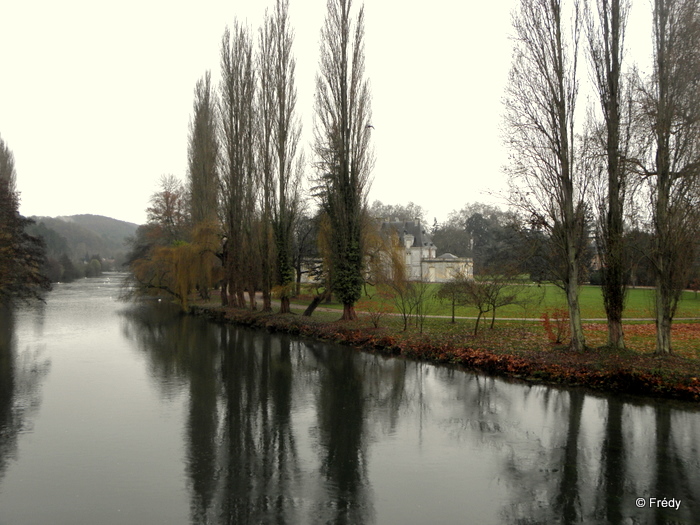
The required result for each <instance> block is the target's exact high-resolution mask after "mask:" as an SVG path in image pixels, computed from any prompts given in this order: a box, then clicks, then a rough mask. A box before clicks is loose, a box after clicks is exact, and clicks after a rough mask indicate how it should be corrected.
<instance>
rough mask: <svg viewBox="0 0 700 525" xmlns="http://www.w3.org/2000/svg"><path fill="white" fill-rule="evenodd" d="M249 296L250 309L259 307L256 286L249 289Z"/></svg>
mask: <svg viewBox="0 0 700 525" xmlns="http://www.w3.org/2000/svg"><path fill="white" fill-rule="evenodd" d="M248 298H249V299H250V309H251V310H253V311H255V310H257V309H258V301H257V300H256V299H255V288H251V289H250V290H248Z"/></svg>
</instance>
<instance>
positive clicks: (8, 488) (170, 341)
mask: <svg viewBox="0 0 700 525" xmlns="http://www.w3.org/2000/svg"><path fill="white" fill-rule="evenodd" d="M118 288H119V278H118V276H115V275H112V276H109V277H102V278H98V279H86V280H82V281H79V282H77V283H73V284H63V285H58V286H57V287H56V289H55V291H54V292H52V293H51V294H50V295H49V297H48V301H47V304H46V305H42V306H36V307H32V308H24V309H18V310H15V311H14V312H3V313H2V314H0V525H15V524H17V525H26V524H63V523H65V524H98V523H99V524H146V523H147V524H159V523H163V524H186V523H197V524H199V523H211V524H220V523H230V524H242V523H290V524H292V523H300V524H305V523H310V524H311V523H348V524H367V523H378V524H394V523H396V524H426V523H445V524H452V523H467V524H471V523H475V524H476V523H478V524H489V523H494V524H497V523H514V524H515V523H517V524H530V523H630V524H632V523H649V524H651V523H698V520H700V518H698V516H700V501H699V500H698V498H699V497H700V453H699V452H698V446H699V445H700V419H699V417H698V412H697V411H696V410H695V406H693V405H677V404H670V403H652V402H649V401H646V400H639V399H621V398H620V397H619V396H617V397H616V396H610V397H603V396H592V395H590V394H587V393H585V392H584V391H581V390H561V389H551V388H546V387H542V386H529V385H522V384H517V383H509V382H505V381H500V380H496V379H492V378H488V377H483V376H478V375H473V374H469V373H464V372H462V371H459V370H455V369H450V368H441V367H435V366H432V365H427V364H420V363H413V362H409V361H404V360H399V359H384V358H381V357H378V356H374V355H369V354H363V353H360V352H358V351H356V350H352V349H347V348H342V347H338V346H334V345H328V344H321V343H317V342H309V341H303V340H300V339H295V338H290V337H284V336H277V335H270V334H267V333H264V332H254V331H250V330H243V329H239V328H235V327H229V326H218V325H214V324H211V323H208V322H205V321H203V320H201V319H195V318H191V317H183V316H179V315H177V313H176V312H173V310H172V309H170V308H169V307H167V306H166V305H163V304H158V303H152V304H147V305H140V306H128V305H125V304H123V303H118V302H116V297H117V295H118ZM638 498H643V502H644V504H645V506H644V508H638V506H637V500H638ZM650 498H658V499H659V500H662V501H663V499H664V498H667V500H670V499H671V498H673V499H674V500H680V501H681V503H680V507H679V509H678V510H669V508H664V507H656V506H653V507H651V508H650V505H653V504H654V503H653V501H652V500H650Z"/></svg>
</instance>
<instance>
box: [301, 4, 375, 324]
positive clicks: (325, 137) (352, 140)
mask: <svg viewBox="0 0 700 525" xmlns="http://www.w3.org/2000/svg"><path fill="white" fill-rule="evenodd" d="M319 69H320V71H319V73H318V74H317V76H316V95H315V122H314V124H315V126H314V135H315V137H314V138H315V140H314V153H315V155H316V163H315V167H316V170H317V173H318V177H317V184H318V186H317V190H318V196H319V198H320V201H321V205H322V207H323V209H324V210H325V212H326V213H327V215H328V219H329V224H330V229H331V242H332V259H331V264H332V275H333V291H334V292H335V293H336V294H337V295H338V298H339V299H340V301H341V302H342V303H343V317H342V319H343V320H353V319H356V318H357V314H356V313H355V303H356V302H357V301H358V300H359V299H360V297H361V295H362V284H363V280H364V279H363V271H364V268H363V266H364V246H363V236H362V225H363V215H364V210H365V209H366V207H367V191H368V189H369V177H370V172H371V170H372V167H373V164H374V155H373V152H372V149H371V147H370V130H371V129H372V126H371V124H370V119H371V108H370V102H371V97H370V91H369V85H368V83H367V81H366V79H365V78H364V69H365V54H364V8H360V10H359V12H358V14H357V16H356V17H353V16H352V1H351V0H328V3H327V14H326V20H325V24H324V26H323V29H322V30H321V59H320V64H319Z"/></svg>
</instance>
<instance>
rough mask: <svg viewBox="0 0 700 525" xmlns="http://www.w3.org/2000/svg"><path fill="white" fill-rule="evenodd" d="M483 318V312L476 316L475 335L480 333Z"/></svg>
mask: <svg viewBox="0 0 700 525" xmlns="http://www.w3.org/2000/svg"><path fill="white" fill-rule="evenodd" d="M480 320H481V312H479V315H477V316H476V324H475V325H474V337H476V334H478V333H479V321H480Z"/></svg>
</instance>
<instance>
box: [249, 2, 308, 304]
mask: <svg viewBox="0 0 700 525" xmlns="http://www.w3.org/2000/svg"><path fill="white" fill-rule="evenodd" d="M293 42H294V34H293V31H292V28H291V26H290V25H289V2H288V0H277V3H276V5H275V10H274V12H273V13H272V14H266V16H265V22H264V24H263V26H262V28H261V29H260V53H259V86H260V89H259V90H258V122H259V124H258V125H259V129H260V141H259V145H260V157H259V169H260V171H261V172H262V173H261V177H260V178H261V189H262V191H261V196H262V210H261V211H262V215H263V221H262V222H263V225H264V231H263V243H262V245H263V249H262V254H263V269H262V273H263V283H264V282H265V276H267V275H269V276H270V277H272V274H274V282H275V284H276V285H277V286H278V288H279V291H280V292H279V295H280V313H289V311H290V309H289V298H290V292H291V288H292V284H293V282H294V267H293V236H294V224H295V222H296V220H297V216H298V214H299V199H300V194H299V188H300V180H301V173H302V166H303V155H301V153H300V152H299V151H298V146H299V138H300V135H301V124H300V122H299V118H298V116H297V114H296V102H297V91H296V86H295V68H296V60H295V59H294V56H293V54H292V44H293ZM268 224H269V225H270V227H271V230H272V232H271V233H272V235H270V234H269V232H268V231H267V229H268V226H267V225H268ZM270 237H272V238H273V239H274V249H268V247H267V244H266V243H267V242H268V240H269V238H270ZM266 256H268V257H271V258H272V257H274V259H275V263H276V264H269V265H267V266H269V269H268V268H267V266H266V264H265V262H266V261H265V259H266ZM263 294H264V288H263Z"/></svg>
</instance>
